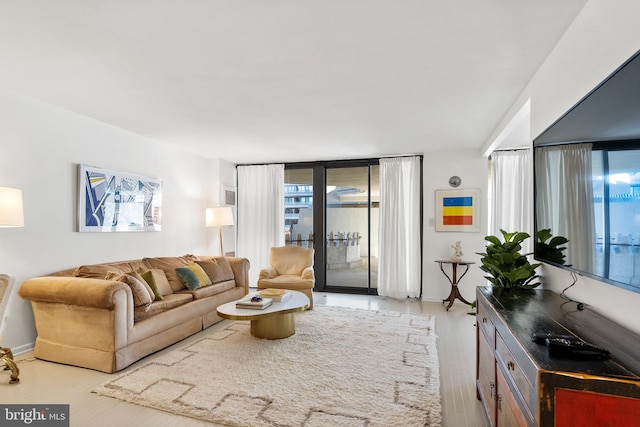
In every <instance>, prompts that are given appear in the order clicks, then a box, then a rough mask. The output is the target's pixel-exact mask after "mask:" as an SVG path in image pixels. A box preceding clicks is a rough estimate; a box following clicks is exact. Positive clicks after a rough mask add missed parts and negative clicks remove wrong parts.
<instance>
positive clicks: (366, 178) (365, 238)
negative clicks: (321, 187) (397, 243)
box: [325, 165, 379, 293]
mask: <svg viewBox="0 0 640 427" xmlns="http://www.w3.org/2000/svg"><path fill="white" fill-rule="evenodd" d="M378 182H379V181H378V166H377V165H364V166H354V167H329V168H327V169H326V186H325V191H326V199H325V207H326V209H325V212H326V245H325V250H326V252H325V253H326V259H325V271H326V285H325V287H326V288H327V289H331V290H350V291H354V292H356V291H358V290H362V291H366V292H367V293H369V292H373V291H374V290H375V289H376V282H377V273H378V270H377V265H378V262H377V261H378V201H379V200H378V188H379V185H378Z"/></svg>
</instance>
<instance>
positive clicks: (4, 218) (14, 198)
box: [0, 187, 24, 227]
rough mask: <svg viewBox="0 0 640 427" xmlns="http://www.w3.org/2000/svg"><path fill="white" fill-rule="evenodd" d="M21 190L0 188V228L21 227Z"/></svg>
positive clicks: (22, 223) (22, 217) (22, 215)
mask: <svg viewBox="0 0 640 427" xmlns="http://www.w3.org/2000/svg"><path fill="white" fill-rule="evenodd" d="M23 226H24V213H23V209H22V190H18V189H17V188H10V187H0V227H23Z"/></svg>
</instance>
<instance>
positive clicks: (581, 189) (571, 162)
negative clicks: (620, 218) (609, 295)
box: [536, 144, 596, 271]
mask: <svg viewBox="0 0 640 427" xmlns="http://www.w3.org/2000/svg"><path fill="white" fill-rule="evenodd" d="M536 150H537V151H536V187H537V188H540V189H543V188H544V190H540V194H545V195H547V197H549V198H552V200H553V201H551V200H545V199H543V198H538V199H537V200H536V210H537V212H538V216H537V217H538V224H537V226H538V228H540V229H543V228H549V229H551V234H553V235H554V236H564V237H566V238H567V239H569V241H571V245H570V246H569V247H568V249H567V251H566V252H565V254H566V256H567V260H570V263H571V264H572V265H573V266H574V267H575V268H578V269H580V270H586V271H594V262H595V260H594V259H593V249H592V248H595V247H596V246H595V245H596V242H595V235H596V226H595V213H594V196H593V176H592V175H593V170H592V144H572V145H568V146H564V145H563V146H552V147H541V148H537V149H536ZM575 177H579V178H580V179H575ZM552 206H555V207H556V209H555V210H554V209H552V208H551V207H552ZM558 206H559V208H558ZM560 212H562V213H563V214H562V215H560Z"/></svg>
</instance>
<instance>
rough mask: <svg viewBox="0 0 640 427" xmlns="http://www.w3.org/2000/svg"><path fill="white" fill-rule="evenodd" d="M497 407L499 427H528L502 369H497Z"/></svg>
mask: <svg viewBox="0 0 640 427" xmlns="http://www.w3.org/2000/svg"><path fill="white" fill-rule="evenodd" d="M496 384H497V393H498V394H497V395H496V406H497V423H496V424H497V426H498V427H527V425H528V424H527V421H526V419H525V417H524V415H523V414H522V411H521V410H520V408H519V407H518V404H517V403H516V400H515V399H514V397H513V395H512V394H511V390H509V386H508V385H507V381H506V380H505V378H504V375H502V371H501V370H500V368H498V369H496Z"/></svg>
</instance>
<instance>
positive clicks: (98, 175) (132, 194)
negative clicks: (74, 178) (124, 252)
mask: <svg viewBox="0 0 640 427" xmlns="http://www.w3.org/2000/svg"><path fill="white" fill-rule="evenodd" d="M78 177H79V186H78V225H79V227H78V228H79V231H80V232H116V231H160V230H161V225H162V221H161V219H162V215H161V212H162V180H160V179H156V178H149V177H146V176H141V175H134V174H129V173H122V172H115V171H112V170H108V169H101V168H96V167H92V166H87V165H78Z"/></svg>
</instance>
